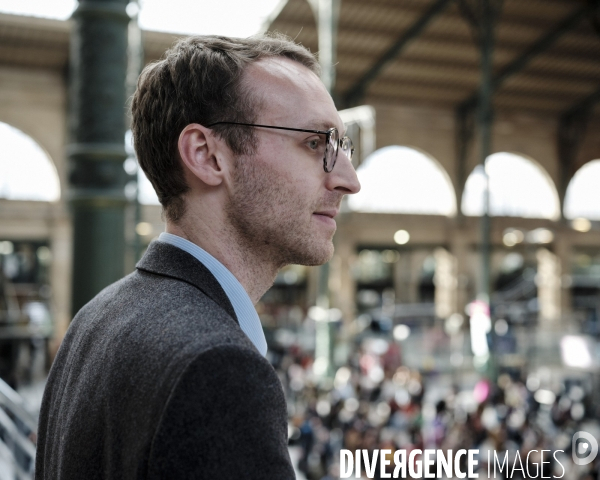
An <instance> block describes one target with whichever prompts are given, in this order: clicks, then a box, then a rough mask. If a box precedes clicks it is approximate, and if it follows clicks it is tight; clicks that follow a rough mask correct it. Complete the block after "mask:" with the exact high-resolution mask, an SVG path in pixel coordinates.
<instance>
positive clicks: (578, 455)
mask: <svg viewBox="0 0 600 480" xmlns="http://www.w3.org/2000/svg"><path fill="white" fill-rule="evenodd" d="M580 439H581V441H579V442H577V440H580ZM571 445H572V450H573V452H572V454H573V462H574V463H575V464H576V465H587V464H588V463H591V462H593V461H594V458H596V455H598V442H597V441H596V439H595V438H594V437H593V436H592V435H590V434H589V433H587V432H577V433H575V435H573V442H572V444H571Z"/></svg>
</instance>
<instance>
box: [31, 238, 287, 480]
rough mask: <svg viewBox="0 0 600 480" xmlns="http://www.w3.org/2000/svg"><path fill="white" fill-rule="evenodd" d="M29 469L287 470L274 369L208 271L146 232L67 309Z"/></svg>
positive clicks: (68, 475) (76, 476)
mask: <svg viewBox="0 0 600 480" xmlns="http://www.w3.org/2000/svg"><path fill="white" fill-rule="evenodd" d="M35 477H36V479H52V480H58V479H69V480H92V479H211V480H213V479H214V480H217V479H219V480H221V479H236V480H237V479H252V480H254V479H257V480H258V479H265V480H266V479H269V480H275V479H277V480H287V479H294V478H295V476H294V471H293V468H292V466H291V462H290V458H289V454H288V450H287V415H286V403H285V398H284V394H283V390H282V387H281V383H280V381H279V378H278V377H277V374H276V373H275V371H274V370H273V368H272V366H271V365H270V364H269V362H268V361H267V360H266V359H265V358H264V357H263V356H262V355H261V354H260V353H259V352H258V351H257V350H256V348H255V347H254V345H253V344H252V343H251V342H250V340H249V339H248V338H247V337H246V335H245V334H244V332H243V331H242V330H241V328H240V326H239V324H238V322H237V319H236V316H235V312H234V310H233V307H232V306H231V303H230V302H229V299H228V298H227V296H226V295H225V292H224V291H223V289H222V288H221V286H220V285H219V283H218V282H217V280H216V279H215V278H214V277H213V275H212V274H211V273H210V272H209V271H208V269H206V267H204V265H202V264H201V263H200V262H198V260H196V259H195V258H194V257H192V256H191V255H190V254H188V253H186V252H184V251H183V250H181V249H179V248H177V247H174V246H172V245H169V244H166V243H163V242H153V243H152V244H151V245H150V246H149V247H148V250H147V252H146V254H145V255H144V257H143V258H142V260H141V261H140V262H139V264H138V265H137V270H136V271H135V272H133V273H132V274H130V275H128V276H127V277H125V278H123V279H122V280H120V281H118V282H116V283H114V284H113V285H110V286H109V287H107V288H106V289H104V290H103V291H102V292H101V293H100V294H98V295H97V296H96V297H95V298H94V299H93V300H92V301H91V302H89V303H88V304H87V305H85V306H84V307H83V308H82V309H81V311H80V312H79V313H78V314H77V315H76V317H75V318H74V319H73V322H72V323H71V326H70V327H69V330H68V332H67V335H66V336H65V339H64V341H63V343H62V345H61V347H60V349H59V351H58V354H57V356H56V359H55V361H54V364H53V365H52V369H51V371H50V375H49V378H48V383H47V386H46V390H45V392H44V398H43V403H42V410H41V414H40V421H39V432H38V449H37V459H36V473H35Z"/></svg>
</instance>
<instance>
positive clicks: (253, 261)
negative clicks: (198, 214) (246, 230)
mask: <svg viewBox="0 0 600 480" xmlns="http://www.w3.org/2000/svg"><path fill="white" fill-rule="evenodd" d="M211 223H212V222H211ZM216 224H217V225H219V224H220V222H219V223H216ZM220 225H221V226H220V227H217V228H215V227H214V226H213V225H211V226H209V225H207V224H206V223H205V222H204V221H202V220H199V221H198V220H196V219H195V221H194V222H193V226H192V225H190V224H189V223H188V222H181V223H180V224H174V223H172V222H169V221H167V225H166V232H167V233H171V234H173V235H177V236H179V237H182V238H185V239H186V240H188V241H190V242H192V243H194V244H196V245H198V246H199V247H200V248H202V249H203V250H205V251H206V252H208V253H209V254H210V255H212V256H213V257H215V258H216V259H217V260H218V261H219V262H221V263H222V264H223V265H224V266H225V267H226V268H227V269H228V270H229V271H230V272H231V273H232V274H233V275H234V276H235V277H236V278H237V279H238V281H239V282H240V283H241V284H242V287H244V290H246V292H247V293H248V296H249V297H250V300H251V301H252V303H253V304H254V305H256V304H257V303H258V301H259V300H260V298H261V297H262V296H263V295H264V294H265V292H266V291H267V290H268V289H269V288H270V287H271V286H272V285H273V282H274V281H275V277H276V276H277V271H278V270H279V267H278V266H276V265H272V264H271V263H270V262H269V261H268V260H266V259H265V258H263V256H262V255H257V252H253V251H251V250H249V249H246V248H244V247H243V244H242V242H240V241H238V238H237V237H238V236H237V235H236V233H235V232H233V231H232V230H233V229H232V228H226V227H223V226H222V224H220ZM259 257H260V258H259Z"/></svg>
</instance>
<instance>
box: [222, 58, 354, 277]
mask: <svg viewBox="0 0 600 480" xmlns="http://www.w3.org/2000/svg"><path fill="white" fill-rule="evenodd" d="M244 82H245V83H246V86H247V87H249V88H250V89H251V91H252V92H253V94H254V95H256V96H257V98H258V102H259V105H260V106H261V107H260V108H259V114H258V117H257V119H256V122H255V123H258V124H263V125H274V126H281V127H290V128H301V129H312V130H327V129H329V128H332V127H336V128H337V129H338V131H339V132H340V135H343V133H344V131H345V129H344V124H343V122H342V121H341V119H340V116H339V115H338V113H337V110H336V108H335V105H334V103H333V101H332V99H331V96H330V95H329V93H328V92H327V90H326V89H325V87H324V85H323V83H322V82H321V81H320V80H319V78H318V77H317V76H316V75H315V74H314V73H313V72H311V71H310V70H309V69H307V68H306V67H304V66H302V65H300V64H299V63H297V62H293V61H291V60H288V59H285V58H270V59H265V60H261V61H259V62H257V63H255V64H252V65H251V66H250V67H248V70H247V72H246V75H245V78H244ZM256 136H257V140H258V142H257V143H258V147H257V149H256V151H255V154H254V155H251V156H244V157H241V158H239V159H238V161H237V168H236V170H235V175H234V182H233V184H232V192H231V195H230V202H229V204H228V206H227V211H228V215H229V218H230V220H231V222H232V224H233V225H234V227H235V228H236V229H237V230H238V231H239V233H240V234H241V236H242V238H243V240H244V241H245V242H246V243H247V245H248V246H249V247H251V248H252V249H254V250H258V251H261V252H264V253H265V254H266V255H268V256H269V259H270V260H271V261H274V262H275V263H277V264H279V265H280V266H283V265H286V264H291V263H295V264H302V265H320V264H323V263H325V262H327V261H328V260H329V259H330V258H331V256H332V255H333V242H332V239H333V234H334V233H335V230H336V223H335V219H334V217H335V216H336V215H337V213H338V212H339V207H340V203H341V200H342V197H343V195H345V194H350V193H356V192H358V190H359V189H360V185H359V183H358V179H357V177H356V172H355V171H354V168H353V167H352V165H351V163H350V161H349V159H348V158H347V157H346V156H345V155H344V153H343V152H342V151H341V149H340V150H339V153H338V158H337V163H336V165H335V168H334V169H333V171H332V172H331V173H326V172H325V171H324V170H323V149H322V148H319V147H320V146H322V145H323V144H324V142H325V135H322V134H314V133H306V132H292V131H286V130H274V129H266V128H256Z"/></svg>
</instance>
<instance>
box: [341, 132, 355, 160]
mask: <svg viewBox="0 0 600 480" xmlns="http://www.w3.org/2000/svg"><path fill="white" fill-rule="evenodd" d="M340 148H341V149H342V152H344V155H346V156H347V157H348V160H350V161H352V155H354V145H352V140H351V139H350V137H344V138H342V139H341V140H340Z"/></svg>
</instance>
